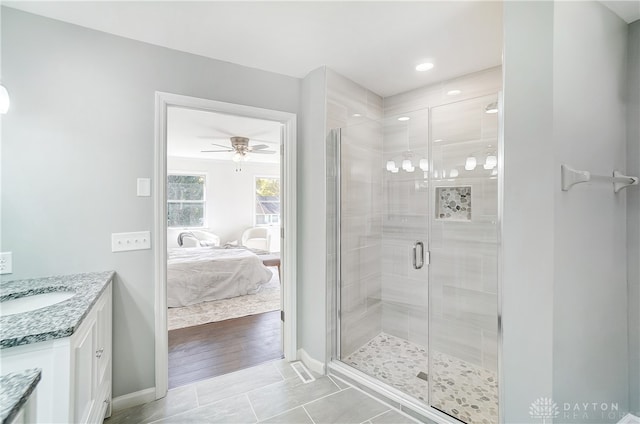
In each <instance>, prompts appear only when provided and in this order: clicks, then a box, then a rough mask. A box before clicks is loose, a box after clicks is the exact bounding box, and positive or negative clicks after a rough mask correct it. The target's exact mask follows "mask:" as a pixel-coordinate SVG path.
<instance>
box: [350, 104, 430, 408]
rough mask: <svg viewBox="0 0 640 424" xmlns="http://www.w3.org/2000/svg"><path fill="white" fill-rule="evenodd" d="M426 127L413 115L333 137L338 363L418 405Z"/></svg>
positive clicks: (424, 306)
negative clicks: (337, 149)
mask: <svg viewBox="0 0 640 424" xmlns="http://www.w3.org/2000/svg"><path fill="white" fill-rule="evenodd" d="M398 118H400V119H398ZM428 121H429V120H428V111H427V110H423V111H418V112H414V113H410V114H407V115H403V116H396V117H388V118H385V119H384V120H383V121H368V122H365V123H362V124H359V125H353V126H349V127H347V128H342V129H341V137H340V138H341V141H340V154H339V160H338V163H339V169H340V178H339V181H340V182H339V185H338V186H339V190H340V195H339V215H340V217H339V218H340V219H339V226H340V227H339V228H340V231H339V234H340V236H339V242H340V252H339V258H340V261H339V280H340V281H339V285H338V287H339V289H338V295H339V306H340V337H339V339H340V348H339V358H340V360H341V361H342V362H345V363H346V364H348V365H351V366H352V367H354V368H356V369H357V370H359V371H361V372H363V373H365V374H367V375H369V376H371V377H374V378H376V379H377V380H379V381H381V382H383V383H385V384H386V385H388V386H389V387H391V388H393V389H396V390H398V391H399V392H401V394H402V395H409V396H411V397H413V398H416V399H419V400H421V401H422V402H424V403H425V404H427V403H428V359H427V351H428V325H427V322H428V290H429V288H428V263H427V262H428V224H429V220H428V210H429V204H428V199H429V196H428V194H429V187H428Z"/></svg>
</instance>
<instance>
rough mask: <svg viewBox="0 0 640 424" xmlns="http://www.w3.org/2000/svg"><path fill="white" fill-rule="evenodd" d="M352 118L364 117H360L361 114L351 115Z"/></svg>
mask: <svg viewBox="0 0 640 424" xmlns="http://www.w3.org/2000/svg"><path fill="white" fill-rule="evenodd" d="M351 116H353V117H354V118H359V117H361V116H362V115H360V114H359V113H354V114H353V115H351Z"/></svg>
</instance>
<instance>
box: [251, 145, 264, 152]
mask: <svg viewBox="0 0 640 424" xmlns="http://www.w3.org/2000/svg"><path fill="white" fill-rule="evenodd" d="M268 148H269V146H267V145H266V144H256V145H255V146H249V150H252V151H253V150H264V149H268Z"/></svg>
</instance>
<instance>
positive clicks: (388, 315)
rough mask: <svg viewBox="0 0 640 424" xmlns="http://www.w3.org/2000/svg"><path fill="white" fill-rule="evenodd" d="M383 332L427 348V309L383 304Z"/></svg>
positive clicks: (391, 303) (424, 307) (389, 303)
mask: <svg viewBox="0 0 640 424" xmlns="http://www.w3.org/2000/svg"><path fill="white" fill-rule="evenodd" d="M382 331H383V332H385V333H387V334H390V335H392V336H396V337H400V338H403V339H405V340H408V341H410V342H411V343H415V344H417V345H419V346H421V347H424V348H426V347H427V346H428V345H429V313H428V309H427V307H426V306H420V307H418V306H411V305H406V304H404V305H403V304H398V303H394V302H387V301H384V302H382Z"/></svg>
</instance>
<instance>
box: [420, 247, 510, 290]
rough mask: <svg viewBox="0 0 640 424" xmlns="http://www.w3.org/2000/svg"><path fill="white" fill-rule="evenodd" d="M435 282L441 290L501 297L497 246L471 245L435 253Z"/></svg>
mask: <svg viewBox="0 0 640 424" xmlns="http://www.w3.org/2000/svg"><path fill="white" fill-rule="evenodd" d="M431 259H432V263H431V265H430V266H431V278H432V279H433V280H434V281H436V282H437V285H438V286H449V287H457V288H461V289H467V290H475V291H478V292H485V293H489V294H491V295H492V296H494V297H495V296H496V293H497V272H498V267H497V246H496V245H495V244H483V243H473V242H469V243H468V244H467V245H466V246H465V245H459V246H451V247H446V248H436V247H432V249H431Z"/></svg>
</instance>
